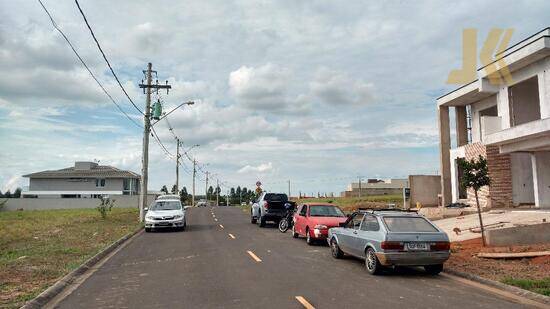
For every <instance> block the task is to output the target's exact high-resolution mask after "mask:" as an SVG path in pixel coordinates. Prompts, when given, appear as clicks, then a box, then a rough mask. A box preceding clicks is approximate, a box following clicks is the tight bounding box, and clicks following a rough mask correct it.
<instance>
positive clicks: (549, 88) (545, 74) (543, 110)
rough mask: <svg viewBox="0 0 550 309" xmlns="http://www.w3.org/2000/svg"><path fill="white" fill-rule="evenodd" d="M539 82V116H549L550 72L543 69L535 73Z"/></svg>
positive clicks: (543, 117) (542, 117)
mask: <svg viewBox="0 0 550 309" xmlns="http://www.w3.org/2000/svg"><path fill="white" fill-rule="evenodd" d="M537 78H538V82H539V103H540V118H541V119H545V118H550V72H549V71H548V70H544V71H542V72H540V73H539V74H538V75H537Z"/></svg>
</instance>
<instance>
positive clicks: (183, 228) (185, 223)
mask: <svg viewBox="0 0 550 309" xmlns="http://www.w3.org/2000/svg"><path fill="white" fill-rule="evenodd" d="M186 227H187V222H186V221H183V226H182V227H181V230H182V231H185V228H186Z"/></svg>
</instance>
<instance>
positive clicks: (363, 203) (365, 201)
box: [296, 195, 403, 212]
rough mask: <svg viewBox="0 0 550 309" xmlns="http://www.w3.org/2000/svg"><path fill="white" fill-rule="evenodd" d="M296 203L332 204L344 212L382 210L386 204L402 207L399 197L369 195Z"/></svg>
mask: <svg viewBox="0 0 550 309" xmlns="http://www.w3.org/2000/svg"><path fill="white" fill-rule="evenodd" d="M296 201H297V202H298V203H306V202H315V203H333V204H335V205H338V206H340V207H341V208H342V209H343V210H344V211H347V212H351V211H354V210H357V208H359V207H373V208H383V207H387V206H388V204H395V205H396V206H397V207H400V206H402V205H403V197H402V196H401V195H371V196H365V197H361V198H358V197H327V198H303V199H299V200H296Z"/></svg>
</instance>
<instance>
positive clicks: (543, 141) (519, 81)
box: [437, 28, 550, 208]
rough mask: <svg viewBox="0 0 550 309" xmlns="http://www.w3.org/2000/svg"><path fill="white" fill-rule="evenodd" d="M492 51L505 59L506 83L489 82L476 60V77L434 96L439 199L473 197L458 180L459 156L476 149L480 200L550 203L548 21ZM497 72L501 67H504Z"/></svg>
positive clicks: (487, 203) (468, 156)
mask: <svg viewBox="0 0 550 309" xmlns="http://www.w3.org/2000/svg"><path fill="white" fill-rule="evenodd" d="M496 58H497V59H496V60H499V59H502V60H504V62H505V63H506V65H507V68H508V70H509V72H510V73H511V77H512V82H511V83H501V84H498V85H495V83H491V82H490V79H489V76H488V75H487V70H486V67H482V68H480V69H478V72H477V73H478V74H477V75H478V78H477V79H476V80H475V81H473V82H471V83H469V84H467V85H464V86H462V87H460V88H458V89H456V90H454V91H452V92H450V93H448V94H445V95H444V96H442V97H440V98H438V99H437V106H438V118H439V135H440V167H441V168H440V170H441V202H442V204H443V205H448V204H450V203H451V202H467V203H468V204H471V205H473V204H475V200H474V196H473V192H468V191H467V190H464V189H462V188H461V186H460V182H459V179H460V176H461V172H462V171H461V170H460V168H459V167H458V165H457V159H458V158H466V159H472V158H477V157H478V156H479V155H482V156H484V157H485V158H486V159H487V165H488V169H489V176H490V178H491V180H492V184H491V185H490V186H489V187H487V188H483V189H482V190H481V194H480V201H481V205H482V206H484V207H485V206H486V207H512V206H518V205H532V206H533V207H537V208H550V28H546V29H544V30H542V31H540V32H538V33H536V34H534V35H532V36H531V37H529V38H527V39H525V40H523V41H521V42H519V43H517V44H515V45H513V46H511V47H510V48H508V49H506V50H505V51H504V52H502V53H500V54H497V55H496ZM504 68H505V67H504ZM497 73H498V74H501V76H503V75H502V74H503V73H504V74H506V72H505V71H503V67H498V68H497ZM450 108H454V114H455V117H456V118H455V130H456V131H455V132H456V134H455V137H456V143H453V144H455V145H452V143H451V126H450V121H449V120H450V116H449V109H450Z"/></svg>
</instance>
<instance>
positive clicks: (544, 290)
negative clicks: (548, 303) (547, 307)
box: [502, 277, 550, 296]
mask: <svg viewBox="0 0 550 309" xmlns="http://www.w3.org/2000/svg"><path fill="white" fill-rule="evenodd" d="M502 282H503V283H506V284H509V285H513V286H517V287H519V288H522V289H525V290H529V291H532V292H535V293H539V294H542V295H546V296H550V277H546V278H544V279H540V280H536V279H514V278H506V279H504V280H502Z"/></svg>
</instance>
